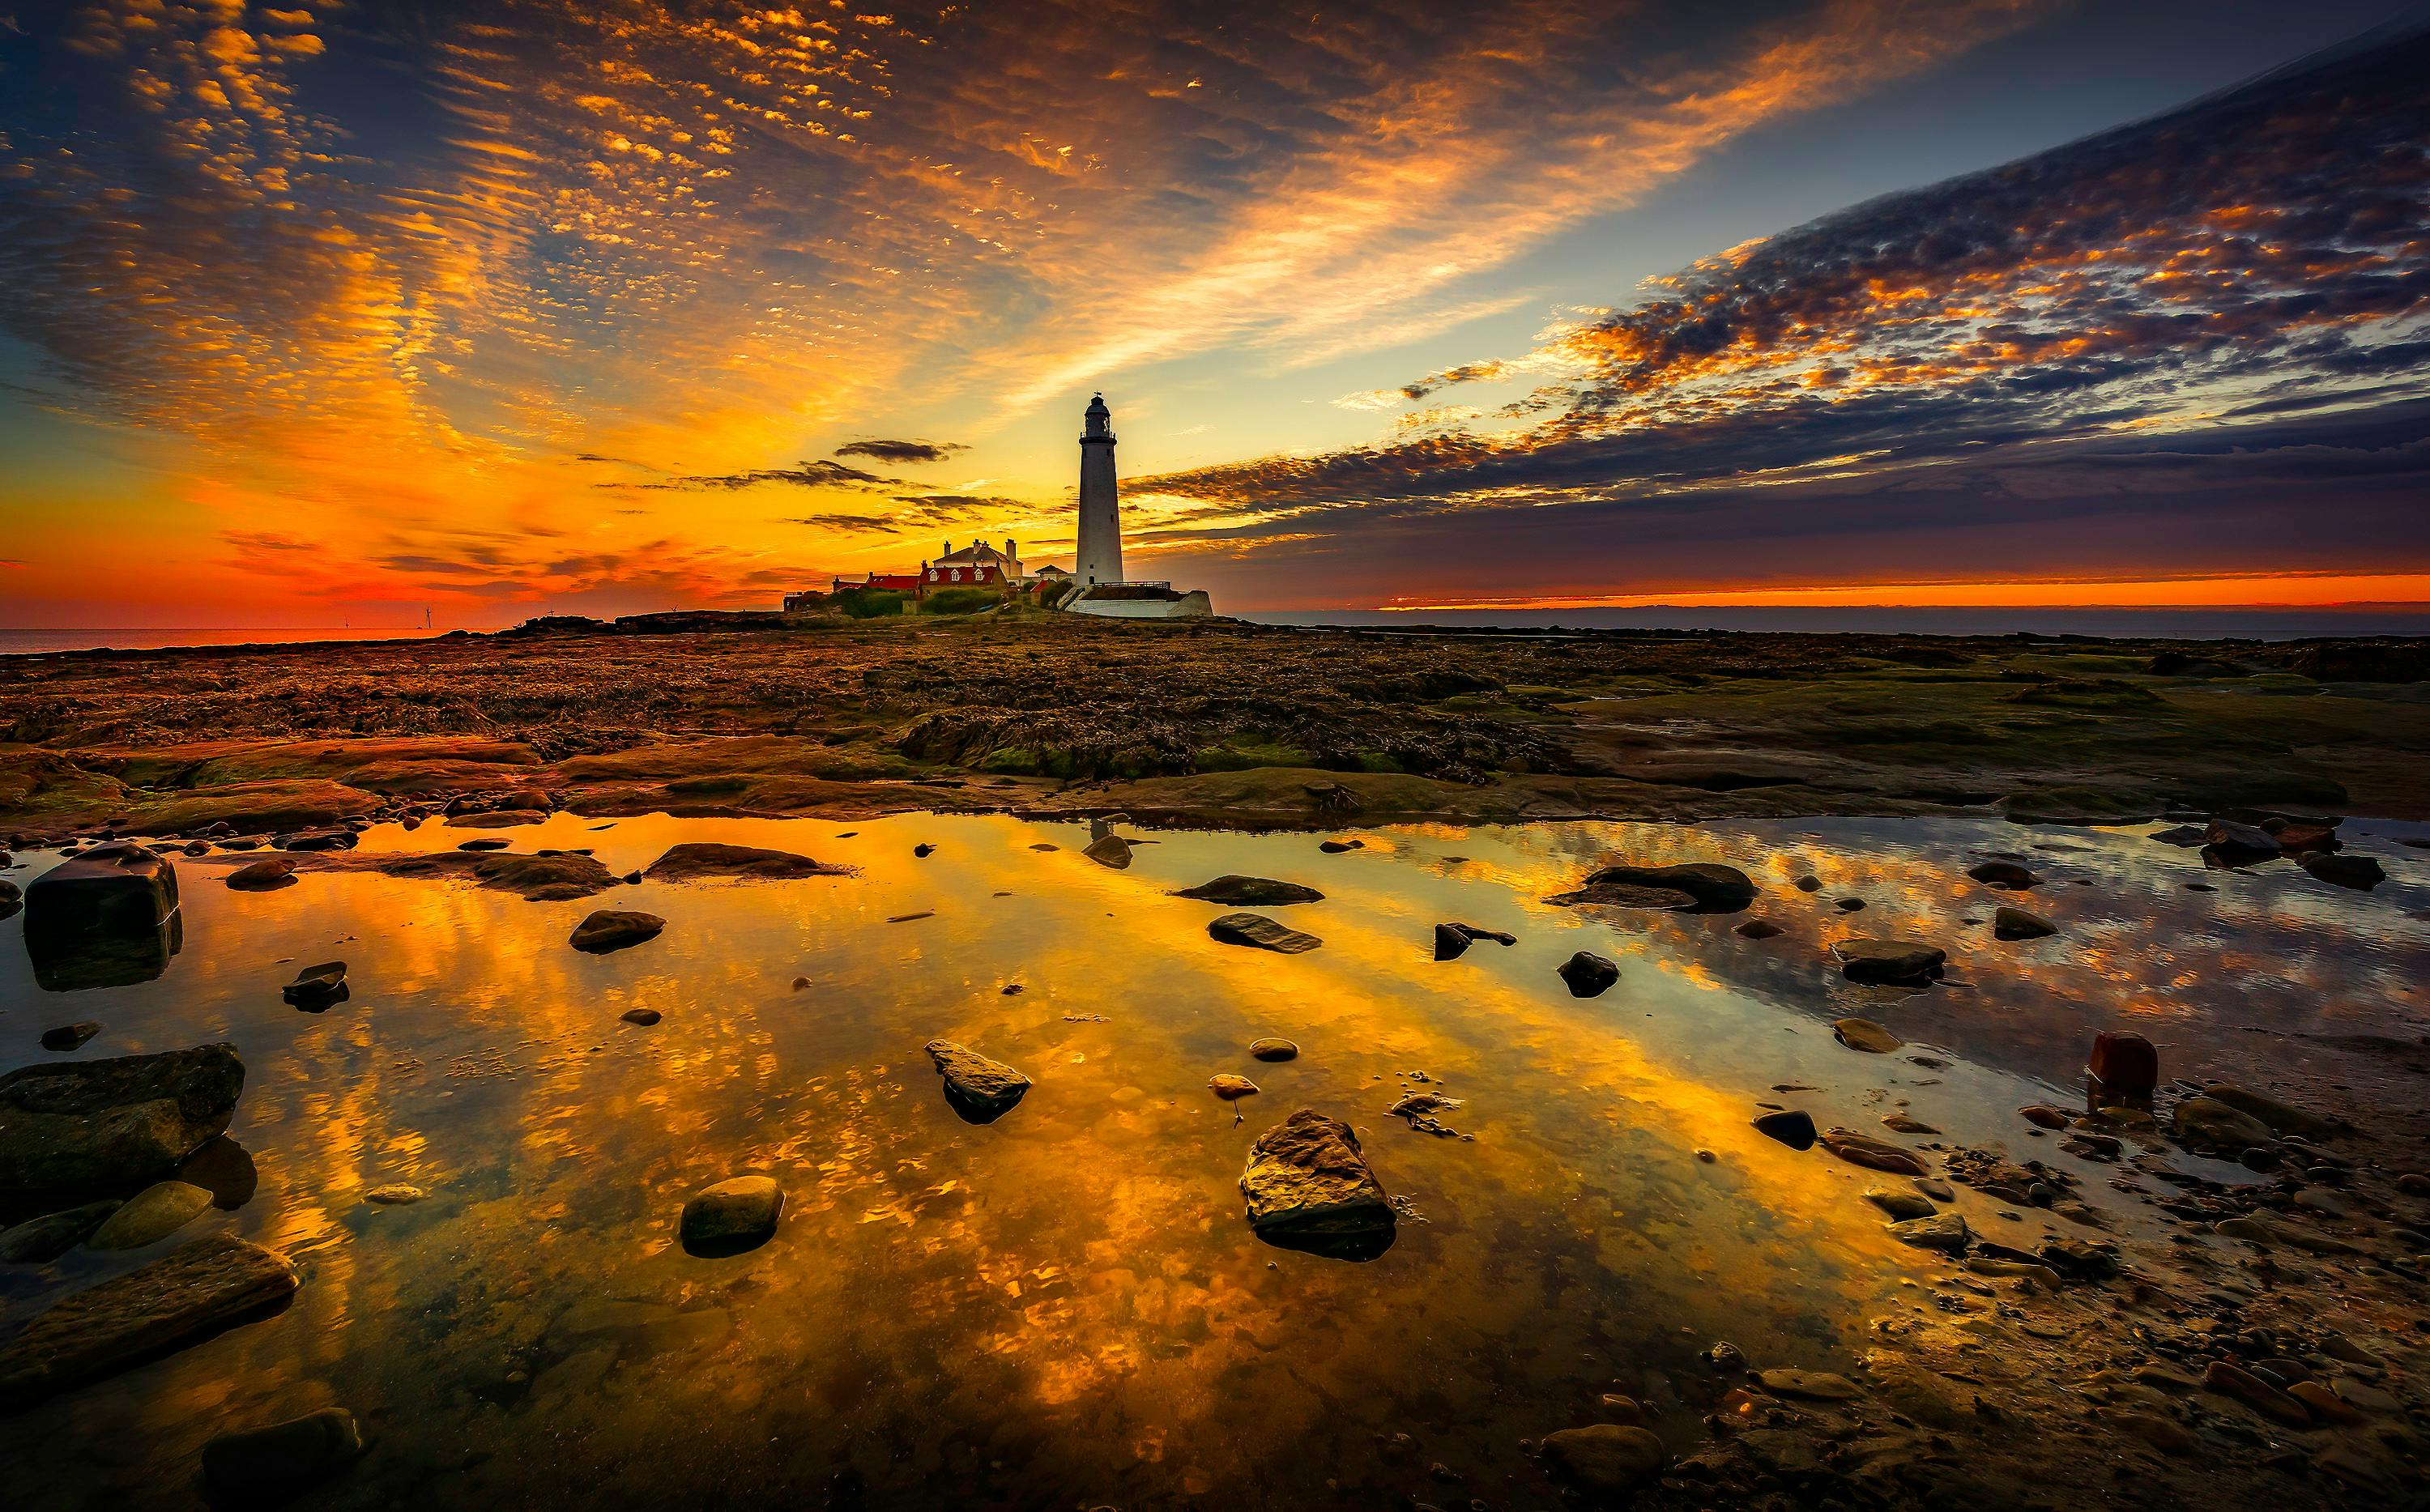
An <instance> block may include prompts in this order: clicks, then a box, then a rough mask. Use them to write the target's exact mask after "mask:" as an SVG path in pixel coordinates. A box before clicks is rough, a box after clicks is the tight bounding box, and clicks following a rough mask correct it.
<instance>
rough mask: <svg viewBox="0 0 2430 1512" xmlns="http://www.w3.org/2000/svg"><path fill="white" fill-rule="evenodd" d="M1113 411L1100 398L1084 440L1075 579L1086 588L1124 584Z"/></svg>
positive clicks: (1091, 406) (1093, 407)
mask: <svg viewBox="0 0 2430 1512" xmlns="http://www.w3.org/2000/svg"><path fill="white" fill-rule="evenodd" d="M1111 419H1113V411H1112V410H1110V409H1107V407H1106V396H1105V395H1104V394H1099V395H1097V396H1096V398H1095V399H1093V400H1091V401H1090V404H1089V424H1088V428H1087V429H1086V430H1085V431H1083V432H1082V433H1081V436H1080V547H1079V556H1078V558H1077V559H1076V560H1074V562H1073V563H1072V575H1073V576H1074V578H1076V579H1078V580H1079V584H1080V586H1081V587H1082V588H1094V587H1096V586H1097V585H1098V584H1100V583H1119V582H1121V581H1122V580H1123V507H1122V502H1121V501H1120V500H1119V499H1117V498H1116V497H1115V496H1114V433H1113V432H1112V431H1111V430H1110V429H1108V428H1107V421H1109V420H1111Z"/></svg>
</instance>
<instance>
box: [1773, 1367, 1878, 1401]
mask: <svg viewBox="0 0 2430 1512" xmlns="http://www.w3.org/2000/svg"><path fill="white" fill-rule="evenodd" d="M1756 1381H1757V1382H1759V1383H1761V1385H1762V1387H1763V1388H1764V1389H1765V1390H1766V1391H1769V1392H1771V1393H1772V1394H1773V1396H1776V1397H1797V1398H1802V1399H1804V1400H1806V1401H1809V1402H1854V1401H1855V1400H1856V1398H1858V1397H1859V1396H1862V1395H1863V1394H1864V1393H1863V1392H1862V1391H1861V1390H1860V1389H1859V1388H1858V1387H1857V1386H1856V1382H1854V1381H1851V1380H1849V1379H1848V1378H1847V1377H1846V1376H1844V1375H1834V1374H1833V1373H1832V1372H1830V1371H1761V1372H1759V1373H1758V1374H1757V1375H1756Z"/></svg>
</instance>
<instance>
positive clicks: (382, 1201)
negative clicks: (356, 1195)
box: [363, 1181, 430, 1207]
mask: <svg viewBox="0 0 2430 1512" xmlns="http://www.w3.org/2000/svg"><path fill="white" fill-rule="evenodd" d="M429 1195H430V1193H429V1192H427V1191H425V1190H424V1189H423V1188H420V1187H416V1186H414V1185H413V1184H412V1183H411V1182H406V1181H391V1182H389V1183H387V1184H386V1185H384V1186H379V1187H374V1188H372V1189H371V1190H369V1191H367V1192H365V1193H363V1201H365V1202H367V1203H375V1204H377V1205H380V1206H382V1207H409V1206H411V1205H413V1204H415V1203H418V1202H421V1201H422V1200H423V1199H424V1198H425V1197H428V1196H429Z"/></svg>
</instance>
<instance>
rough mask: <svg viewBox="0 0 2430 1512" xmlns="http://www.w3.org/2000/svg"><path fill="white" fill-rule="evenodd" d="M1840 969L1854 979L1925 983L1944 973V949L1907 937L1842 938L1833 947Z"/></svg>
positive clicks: (1897, 984)
mask: <svg viewBox="0 0 2430 1512" xmlns="http://www.w3.org/2000/svg"><path fill="white" fill-rule="evenodd" d="M1831 954H1832V955H1836V956H1838V957H1839V973H1840V974H1841V975H1843V976H1845V977H1846V978H1847V979H1848V980H1849V981H1851V982H1864V983H1869V984H1874V985H1884V986H1892V987H1923V986H1926V985H1929V984H1930V983H1931V982H1933V981H1934V980H1935V979H1937V978H1938V977H1939V975H1940V974H1941V967H1942V963H1943V962H1945V961H1946V960H1948V958H1949V957H1948V955H1947V954H1946V953H1945V952H1942V951H1939V950H1936V949H1934V948H1933V947H1932V946H1930V945H1920V944H1917V943H1915V942H1914V941H1912V940H1905V939H1843V940H1840V941H1839V943H1838V944H1836V945H1833V946H1832V947H1831Z"/></svg>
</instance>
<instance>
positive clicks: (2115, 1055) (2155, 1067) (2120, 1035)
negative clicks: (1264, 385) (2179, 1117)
mask: <svg viewBox="0 0 2430 1512" xmlns="http://www.w3.org/2000/svg"><path fill="white" fill-rule="evenodd" d="M2159 1084H2160V1052H2159V1051H2158V1050H2157V1049H2155V1047H2154V1046H2153V1044H2152V1041H2150V1040H2149V1039H2146V1038H2143V1037H2142V1036H2141V1035H2139V1034H2136V1033H2134V1032H2132V1031H2130V1030H2123V1029H2105V1030H2103V1031H2102V1032H2101V1033H2099V1034H2097V1035H2095V1036H2093V1037H2092V1056H2091V1058H2090V1059H2089V1060H2087V1061H2086V1062H2085V1064H2084V1091H2085V1096H2086V1098H2087V1099H2089V1102H2090V1103H2091V1105H2092V1107H2093V1108H2094V1109H2095V1110H2096V1111H2097V1110H2099V1109H2101V1108H2105V1107H2139V1108H2142V1109H2144V1110H2145V1111H2146V1112H2148V1111H2150V1110H2151V1106H2152V1092H2153V1089H2154V1088H2156V1087H2158V1086H2159Z"/></svg>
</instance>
